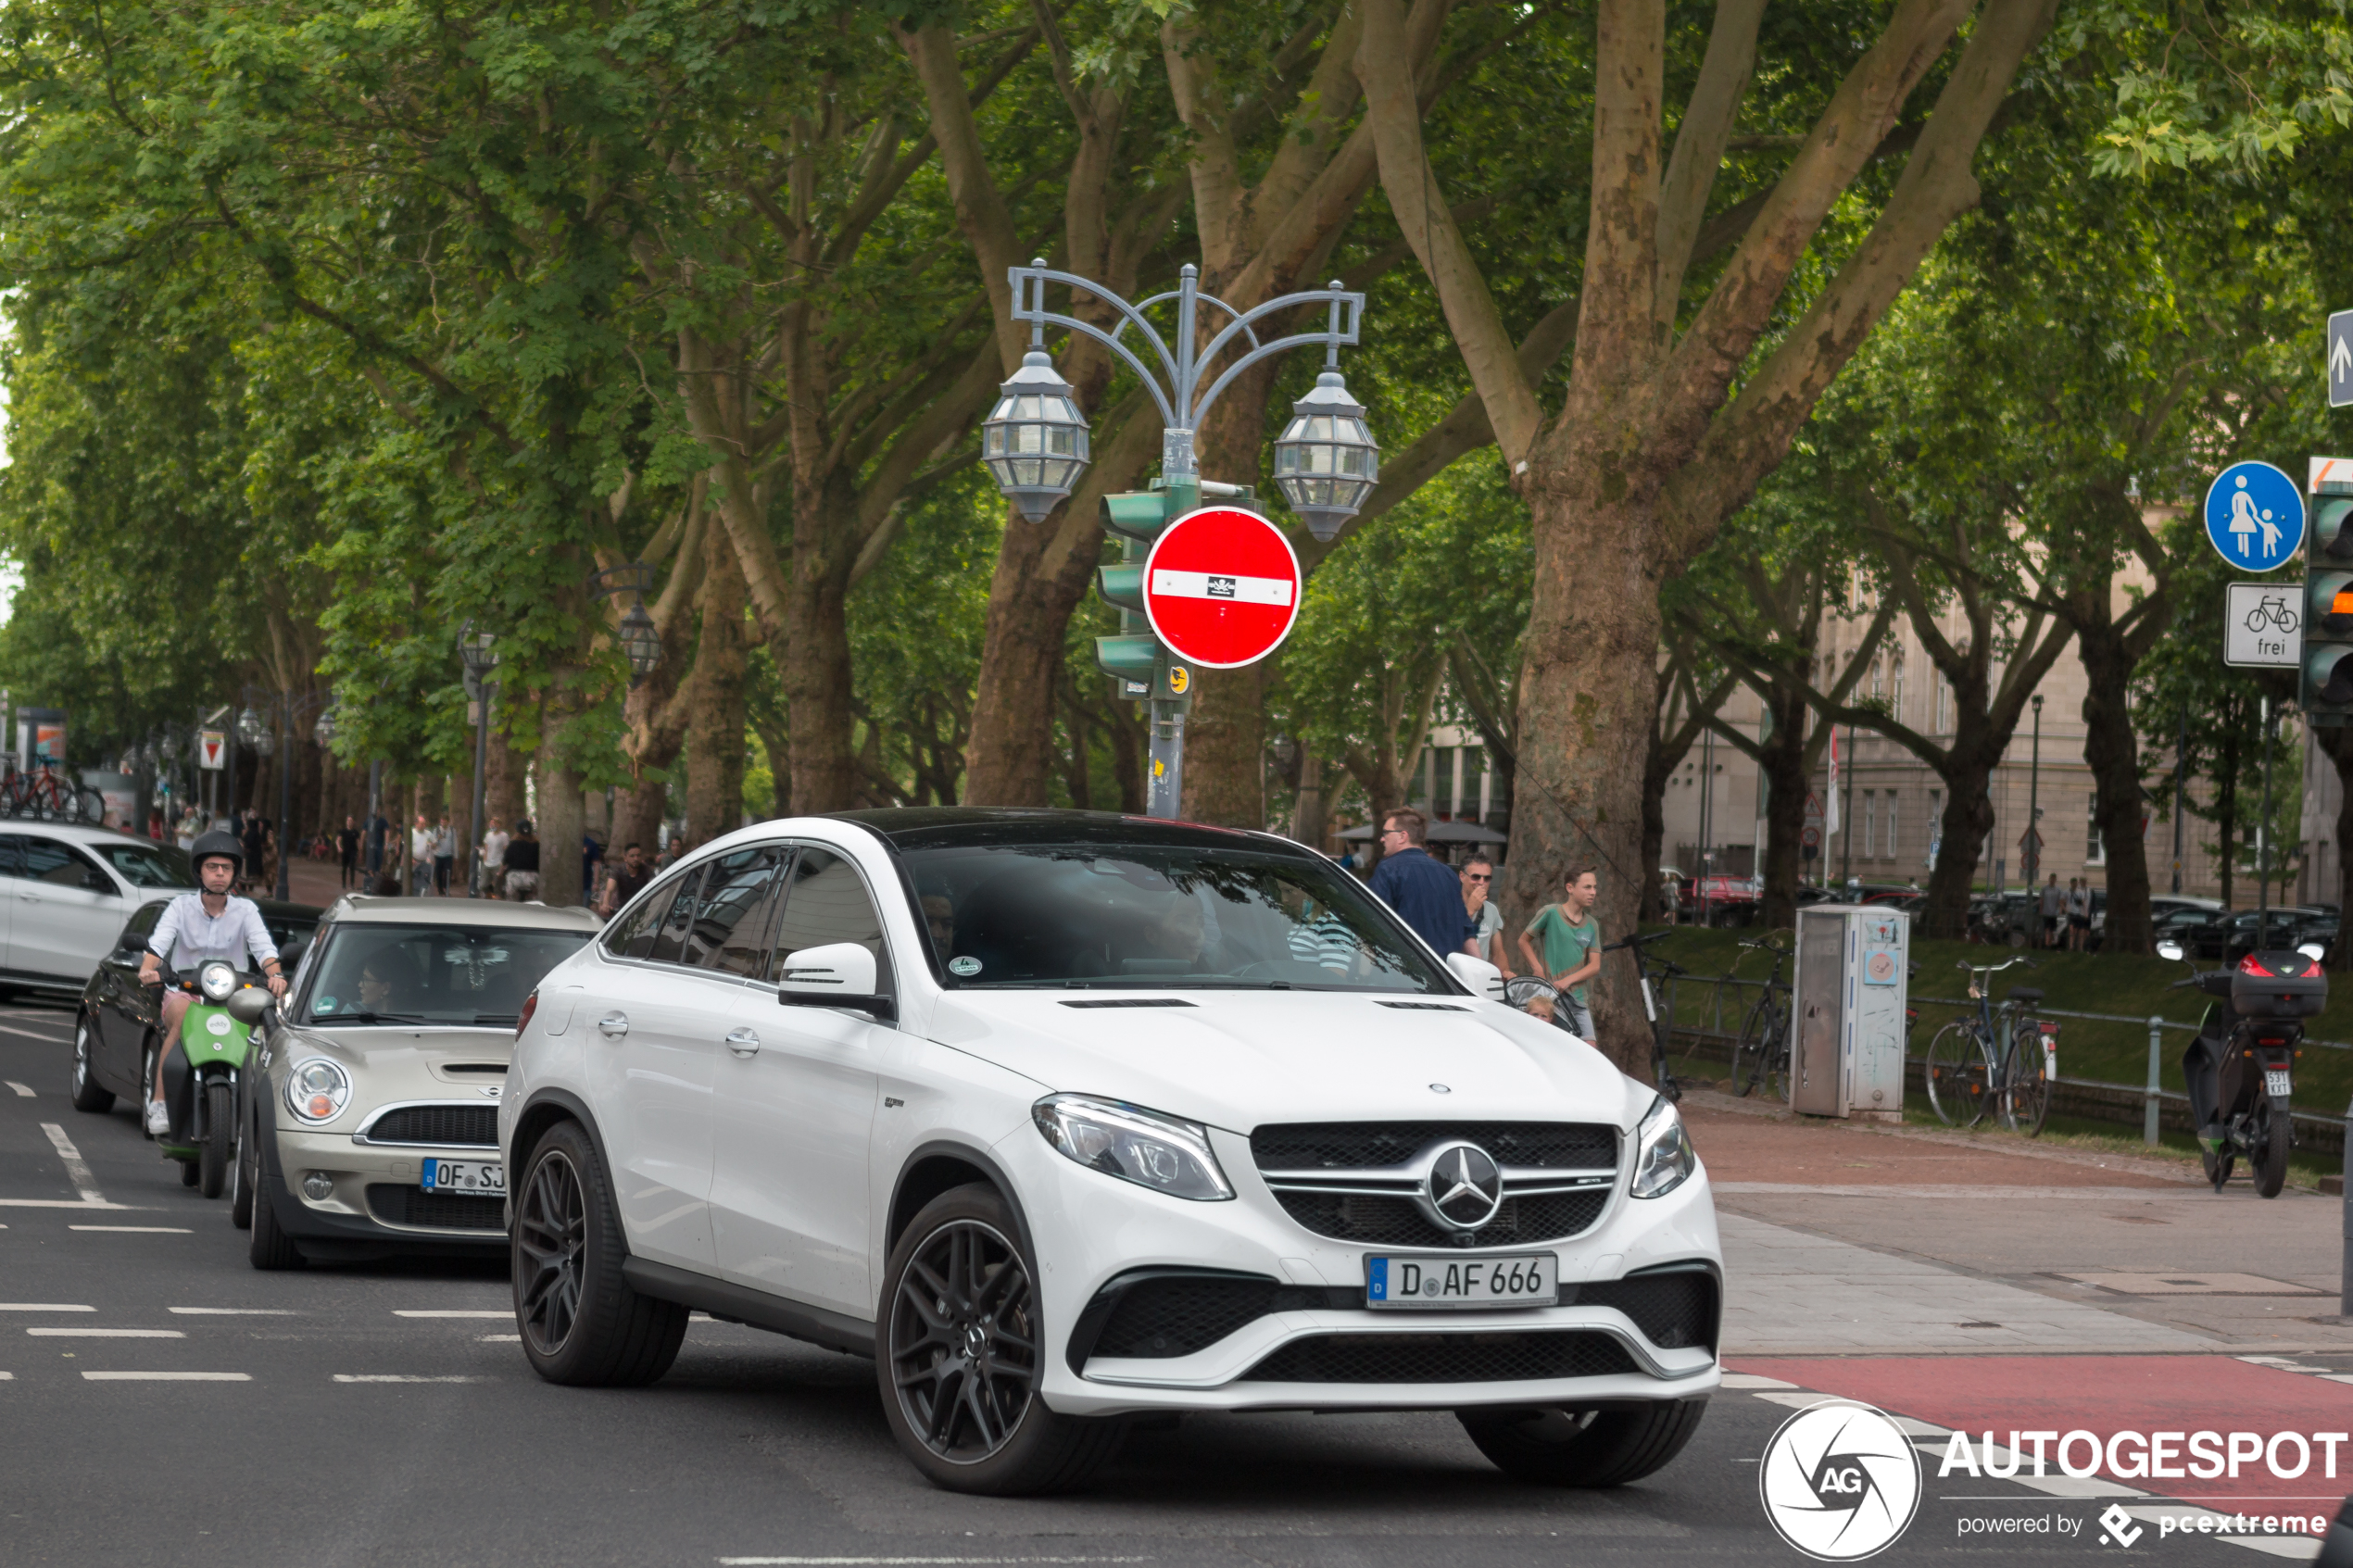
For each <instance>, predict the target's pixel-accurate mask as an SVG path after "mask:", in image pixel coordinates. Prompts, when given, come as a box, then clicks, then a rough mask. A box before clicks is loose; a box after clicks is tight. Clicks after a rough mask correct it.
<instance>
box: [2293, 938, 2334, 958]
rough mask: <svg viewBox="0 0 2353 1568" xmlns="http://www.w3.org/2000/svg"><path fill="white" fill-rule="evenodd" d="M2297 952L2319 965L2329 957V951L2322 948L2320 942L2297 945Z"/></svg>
mask: <svg viewBox="0 0 2353 1568" xmlns="http://www.w3.org/2000/svg"><path fill="white" fill-rule="evenodd" d="M2296 951H2297V952H2299V953H2301V954H2303V955H2304V956H2305V957H2306V958H2308V959H2310V960H2312V961H2313V962H2314V963H2319V962H2320V961H2321V960H2322V959H2324V958H2326V957H2327V956H2328V949H2327V948H2326V947H2322V946H2321V945H2320V944H2319V943H2318V942H2299V943H2297V944H2296Z"/></svg>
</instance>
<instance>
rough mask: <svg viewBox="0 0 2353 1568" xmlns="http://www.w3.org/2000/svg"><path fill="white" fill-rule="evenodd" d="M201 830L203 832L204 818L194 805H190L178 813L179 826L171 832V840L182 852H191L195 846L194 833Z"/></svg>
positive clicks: (198, 832)
mask: <svg viewBox="0 0 2353 1568" xmlns="http://www.w3.org/2000/svg"><path fill="white" fill-rule="evenodd" d="M202 832H204V818H203V817H202V815H201V814H200V813H198V811H197V810H196V809H195V807H194V806H191V807H189V808H188V809H186V810H184V811H182V812H181V813H180V826H179V828H178V830H177V831H175V832H174V833H173V834H172V835H171V841H172V842H173V843H174V844H177V845H178V846H180V852H181V853H182V854H183V855H186V854H191V853H193V852H194V851H195V847H196V835H197V834H200V833H202Z"/></svg>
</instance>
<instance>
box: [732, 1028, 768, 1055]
mask: <svg viewBox="0 0 2353 1568" xmlns="http://www.w3.org/2000/svg"><path fill="white" fill-rule="evenodd" d="M727 1048H728V1049H729V1050H731V1051H734V1052H735V1053H736V1055H737V1056H740V1057H754V1056H758V1055H759V1054H760V1036H759V1035H756V1034H754V1033H753V1032H752V1031H751V1030H749V1029H730V1030H728V1031H727Z"/></svg>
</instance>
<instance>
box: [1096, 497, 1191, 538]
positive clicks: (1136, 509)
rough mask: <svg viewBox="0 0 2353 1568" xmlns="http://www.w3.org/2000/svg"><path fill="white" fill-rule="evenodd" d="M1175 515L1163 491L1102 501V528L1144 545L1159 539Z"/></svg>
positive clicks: (1107, 498) (1109, 498) (1108, 498)
mask: <svg viewBox="0 0 2353 1568" xmlns="http://www.w3.org/2000/svg"><path fill="white" fill-rule="evenodd" d="M1175 515H1176V512H1175V508H1173V507H1172V506H1171V505H1170V497H1169V495H1167V493H1166V492H1164V491H1157V490H1130V491H1127V492H1126V493H1125V494H1124V495H1106V496H1104V497H1103V526H1104V527H1105V528H1108V529H1110V530H1111V531H1112V532H1113V533H1121V534H1125V535H1126V536H1127V537H1128V538H1130V539H1136V540H1140V541H1142V542H1143V543H1144V544H1147V545H1149V544H1151V542H1152V541H1153V540H1155V539H1157V538H1159V537H1160V535H1161V533H1162V531H1163V530H1164V529H1165V528H1167V526H1168V522H1169V519H1170V518H1172V517H1174V516H1175Z"/></svg>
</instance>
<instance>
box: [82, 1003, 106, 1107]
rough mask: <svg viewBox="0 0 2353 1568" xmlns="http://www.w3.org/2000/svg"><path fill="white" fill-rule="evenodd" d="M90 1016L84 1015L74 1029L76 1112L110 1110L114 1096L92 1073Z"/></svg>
mask: <svg viewBox="0 0 2353 1568" xmlns="http://www.w3.org/2000/svg"><path fill="white" fill-rule="evenodd" d="M90 1035H91V1030H90V1015H89V1014H88V1013H86V1012H85V1013H83V1014H82V1017H81V1019H80V1020H79V1021H78V1022H75V1024H74V1027H73V1108H74V1109H75V1110H92V1111H95V1110H112V1109H113V1108H114V1094H113V1092H112V1091H111V1090H109V1089H107V1088H106V1087H105V1086H104V1085H101V1084H100V1083H99V1082H98V1080H97V1079H96V1078H94V1077H93V1076H92V1075H91V1073H90V1047H91V1037H90Z"/></svg>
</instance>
